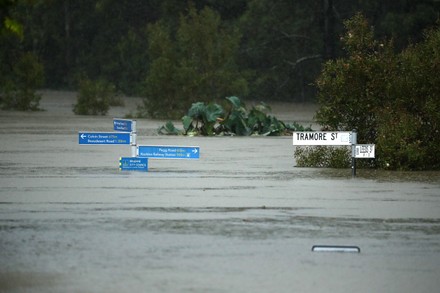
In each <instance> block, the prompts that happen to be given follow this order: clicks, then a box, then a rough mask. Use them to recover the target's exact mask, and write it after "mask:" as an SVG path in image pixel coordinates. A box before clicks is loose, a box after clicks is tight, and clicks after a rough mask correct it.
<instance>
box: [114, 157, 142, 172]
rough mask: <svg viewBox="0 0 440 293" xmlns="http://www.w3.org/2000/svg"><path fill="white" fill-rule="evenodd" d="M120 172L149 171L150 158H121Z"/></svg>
mask: <svg viewBox="0 0 440 293" xmlns="http://www.w3.org/2000/svg"><path fill="white" fill-rule="evenodd" d="M119 170H121V171H145V172H147V171H148V158H133V157H121V158H119Z"/></svg>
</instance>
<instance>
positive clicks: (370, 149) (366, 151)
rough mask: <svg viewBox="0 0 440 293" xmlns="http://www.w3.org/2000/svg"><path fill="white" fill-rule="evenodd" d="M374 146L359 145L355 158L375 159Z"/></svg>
mask: <svg viewBox="0 0 440 293" xmlns="http://www.w3.org/2000/svg"><path fill="white" fill-rule="evenodd" d="M374 146H375V145H374V144H357V145H356V146H355V147H356V151H355V156H354V157H355V158H364V159H369V158H374Z"/></svg>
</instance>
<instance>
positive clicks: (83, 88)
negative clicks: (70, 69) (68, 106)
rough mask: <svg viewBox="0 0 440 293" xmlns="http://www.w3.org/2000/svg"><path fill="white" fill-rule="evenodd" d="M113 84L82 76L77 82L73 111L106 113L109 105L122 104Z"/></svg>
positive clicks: (80, 113)
mask: <svg viewBox="0 0 440 293" xmlns="http://www.w3.org/2000/svg"><path fill="white" fill-rule="evenodd" d="M122 104H123V103H122V100H121V99H120V98H119V97H118V95H117V92H116V88H115V86H114V85H113V84H111V83H109V82H107V81H105V80H98V81H92V80H90V79H88V78H83V79H81V80H80V82H79V92H78V97H77V103H76V104H75V105H74V107H73V112H74V113H75V114H77V115H106V114H107V112H108V110H109V109H110V106H118V105H122Z"/></svg>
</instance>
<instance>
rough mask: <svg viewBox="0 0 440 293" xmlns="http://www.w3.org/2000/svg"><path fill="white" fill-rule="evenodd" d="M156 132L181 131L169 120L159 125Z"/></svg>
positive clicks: (178, 132) (176, 133) (167, 133)
mask: <svg viewBox="0 0 440 293" xmlns="http://www.w3.org/2000/svg"><path fill="white" fill-rule="evenodd" d="M157 132H158V133H159V134H163V135H179V134H181V133H182V131H181V130H179V129H177V128H176V127H175V126H174V124H173V122H171V121H168V122H167V123H166V124H165V125H163V126H161V127H160V128H159V129H158V131H157Z"/></svg>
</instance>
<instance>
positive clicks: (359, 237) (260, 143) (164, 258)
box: [0, 100, 440, 292]
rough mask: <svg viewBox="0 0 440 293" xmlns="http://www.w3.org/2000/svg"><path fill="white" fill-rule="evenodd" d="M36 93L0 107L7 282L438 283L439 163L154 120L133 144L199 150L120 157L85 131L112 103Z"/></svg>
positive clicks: (132, 287) (201, 287)
mask: <svg viewBox="0 0 440 293" xmlns="http://www.w3.org/2000/svg"><path fill="white" fill-rule="evenodd" d="M51 102H52V103H54V104H50V103H51ZM45 105H46V107H47V108H49V109H50V111H46V112H38V113H18V112H0V134H1V135H2V140H1V147H0V292H437V291H438V288H440V279H439V276H440V173H439V172H415V173H412V172H391V171H367V170H358V177H357V178H355V179H352V178H351V172H350V170H331V169H310V168H297V167H295V162H294V159H293V152H294V148H293V146H292V140H291V137H275V138H267V137H266V138H262V137H245V138H243V137H214V138H204V137H177V136H158V135H156V134H155V129H156V128H157V127H158V126H160V125H162V124H163V122H160V121H149V120H138V143H139V144H152V145H196V146H200V152H201V155H200V156H201V157H200V159H199V160H188V161H186V160H178V161H177V160H150V161H149V168H150V170H149V172H146V173H142V172H121V171H119V170H118V160H119V157H121V156H130V154H131V150H130V147H129V146H80V145H78V134H77V133H78V131H83V130H84V131H112V116H106V117H84V116H74V115H72V114H71V110H69V111H65V109H64V108H62V107H61V108H59V109H58V108H57V107H58V106H57V105H58V104H56V102H54V101H52V100H49V102H47V101H46V104H45ZM63 109H64V110H63ZM117 114H118V113H117ZM317 244H322V245H355V246H358V247H359V248H360V249H361V252H360V253H334V252H333V253H330V252H312V251H311V248H312V246H313V245H317Z"/></svg>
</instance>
